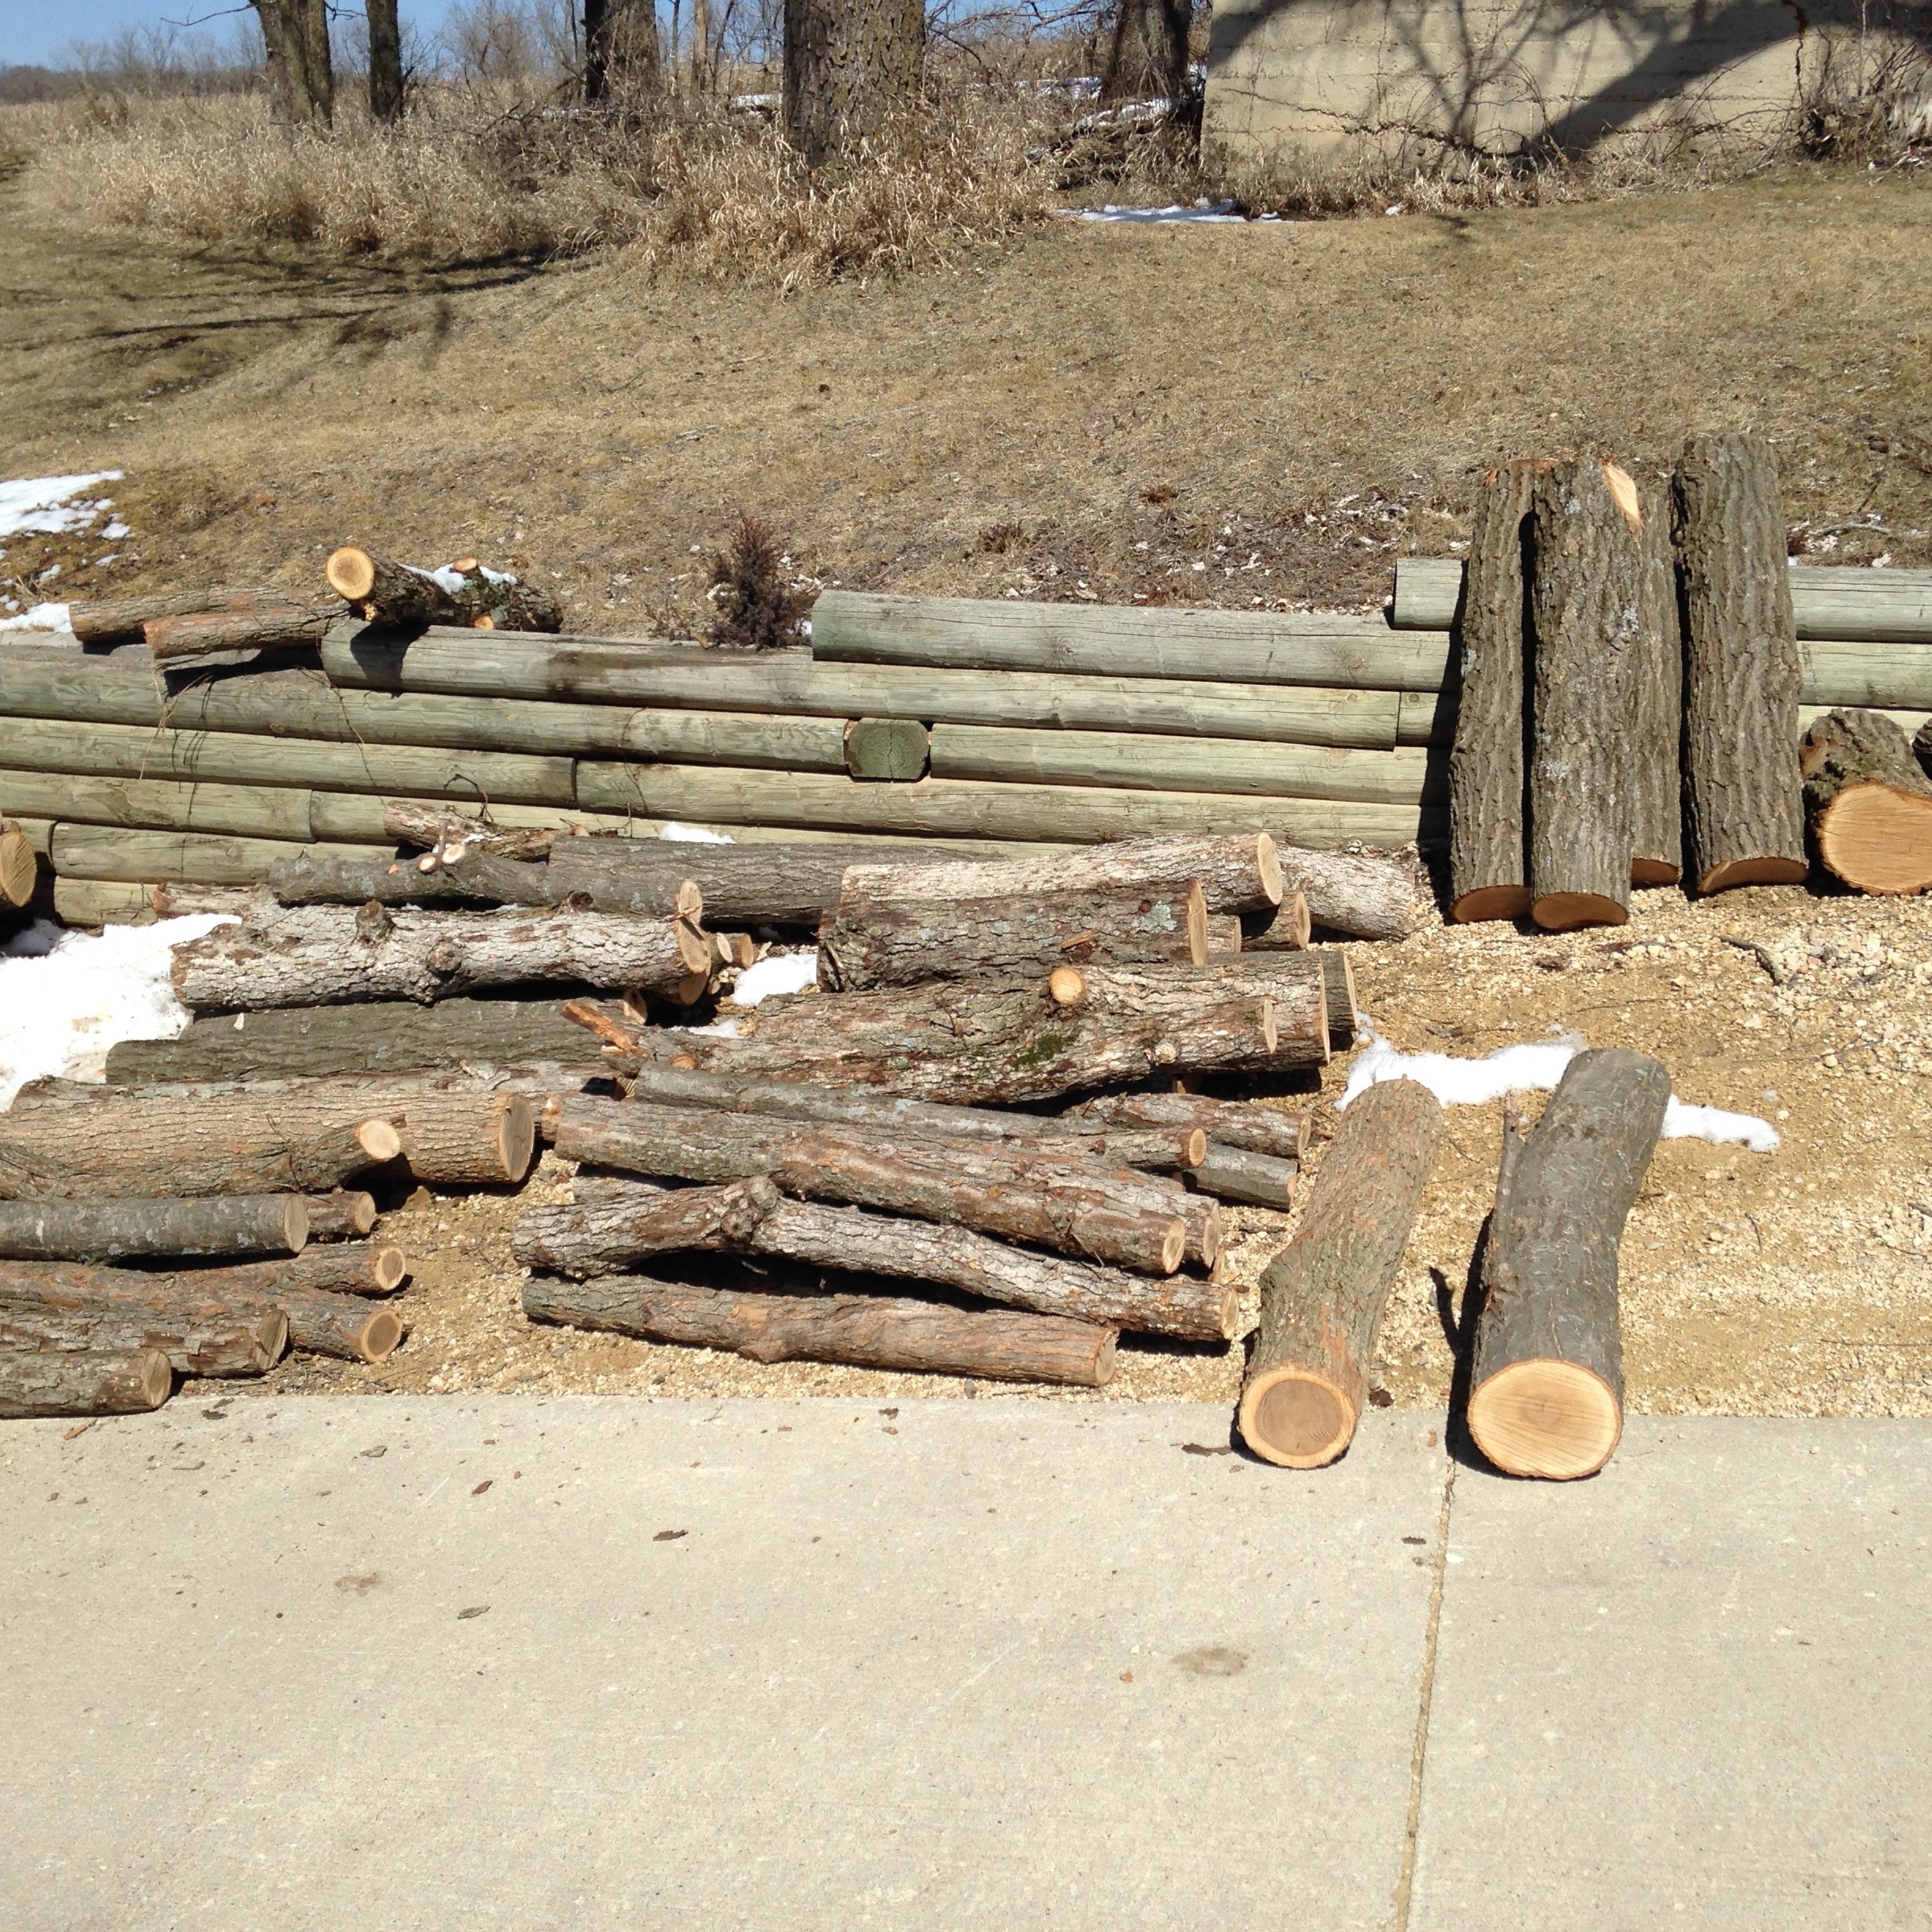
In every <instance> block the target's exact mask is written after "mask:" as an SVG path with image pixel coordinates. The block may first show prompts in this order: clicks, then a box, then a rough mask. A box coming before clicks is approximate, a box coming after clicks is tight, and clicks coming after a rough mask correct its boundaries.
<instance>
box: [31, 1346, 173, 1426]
mask: <svg viewBox="0 0 1932 1932" xmlns="http://www.w3.org/2000/svg"><path fill="white" fill-rule="evenodd" d="M173 1389H174V1375H173V1373H172V1372H170V1369H169V1368H168V1359H167V1357H166V1356H165V1355H163V1354H162V1353H161V1351H160V1350H159V1349H137V1350H133V1352H131V1353H129V1354H122V1355H41V1354H31V1355H30V1354H25V1353H24V1352H23V1353H21V1354H0V1420H5V1421H11V1420H13V1419H16V1418H19V1417H27V1416H96V1415H140V1414H143V1413H145V1412H146V1411H147V1410H151V1409H159V1407H160V1406H161V1405H162V1404H163V1402H166V1401H167V1398H168V1396H169V1395H170V1393H171V1392H172V1391H173Z"/></svg>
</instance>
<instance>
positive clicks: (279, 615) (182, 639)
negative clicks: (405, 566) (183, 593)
mask: <svg viewBox="0 0 1932 1932" xmlns="http://www.w3.org/2000/svg"><path fill="white" fill-rule="evenodd" d="M347 615H348V612H347V609H346V607H345V606H343V605H340V604H339V603H337V602H336V601H335V599H334V598H332V597H330V598H317V599H316V600H314V601H312V602H304V601H299V600H298V599H296V598H293V597H278V596H276V595H275V594H274V593H268V592H264V593H260V594H259V595H257V596H256V597H252V598H249V599H248V600H246V601H234V602H232V603H230V604H228V605H225V606H224V607H223V608H221V609H220V610H211V611H201V612H191V613H184V614H182V615H181V616H173V617H151V618H149V619H148V621H147V622H146V623H144V624H143V625H142V626H141V635H143V636H144V638H146V639H147V640H148V652H149V653H150V655H152V657H153V658H154V660H155V663H157V664H174V663H177V662H178V661H181V660H182V659H183V658H188V657H206V656H207V655H208V653H210V652H211V651H231V650H294V649H296V648H298V647H300V646H310V647H313V646H315V645H317V644H320V642H322V640H323V638H324V637H326V636H327V635H328V628H329V626H330V625H331V624H333V623H340V622H341V620H343V618H344V617H346V616H347Z"/></svg>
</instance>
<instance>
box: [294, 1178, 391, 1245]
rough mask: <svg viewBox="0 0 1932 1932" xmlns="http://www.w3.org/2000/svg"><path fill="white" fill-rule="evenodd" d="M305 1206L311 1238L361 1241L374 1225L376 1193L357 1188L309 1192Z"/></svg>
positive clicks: (317, 1239) (316, 1239) (313, 1239)
mask: <svg viewBox="0 0 1932 1932" xmlns="http://www.w3.org/2000/svg"><path fill="white" fill-rule="evenodd" d="M307 1207H308V1211H309V1239H310V1240H311V1241H360V1240H361V1238H362V1237H363V1236H364V1235H365V1234H368V1233H369V1231H370V1230H371V1229H373V1227H374V1226H375V1225H376V1197H375V1196H374V1195H373V1194H365V1193H361V1191H360V1190H359V1189H354V1188H350V1189H338V1190H337V1191H336V1192H335V1193H333V1194H312V1195H310V1196H309V1199H308V1202H307Z"/></svg>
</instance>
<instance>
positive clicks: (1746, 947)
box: [1717, 933, 1791, 986]
mask: <svg viewBox="0 0 1932 1932" xmlns="http://www.w3.org/2000/svg"><path fill="white" fill-rule="evenodd" d="M1717 937H1718V938H1720V939H1721V940H1722V941H1723V942H1724V944H1725V945H1728V946H1735V947H1736V948H1737V949H1738V950H1739V952H1740V953H1750V956H1751V957H1752V958H1753V959H1754V960H1757V962H1758V964H1759V965H1760V966H1762V968H1764V969H1765V972H1768V973H1769V975H1771V983H1772V984H1773V986H1783V985H1784V983H1786V982H1787V981H1788V979H1790V978H1791V975H1790V974H1789V973H1788V972H1786V971H1785V970H1784V968H1783V967H1782V966H1780V964H1778V963H1777V958H1776V957H1775V956H1774V955H1773V953H1772V951H1771V949H1770V948H1769V946H1765V945H1759V944H1758V942H1757V941H1756V940H1755V939H1745V938H1739V935H1738V934H1735V933H1720V934H1718V935H1717Z"/></svg>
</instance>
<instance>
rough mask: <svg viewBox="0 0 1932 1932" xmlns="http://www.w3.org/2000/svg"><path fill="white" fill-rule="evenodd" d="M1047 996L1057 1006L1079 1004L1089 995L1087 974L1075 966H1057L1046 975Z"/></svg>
mask: <svg viewBox="0 0 1932 1932" xmlns="http://www.w3.org/2000/svg"><path fill="white" fill-rule="evenodd" d="M1086 997H1087V979H1086V975H1084V974H1083V973H1082V972H1080V969H1079V968H1077V967H1075V966H1056V967H1055V968H1054V969H1053V971H1052V972H1050V973H1049V974H1048V975H1047V998H1049V999H1050V1000H1051V1001H1052V1002H1053V1003H1054V1005H1056V1006H1077V1005H1079V1004H1080V1002H1081V1001H1082V1000H1084V998H1086Z"/></svg>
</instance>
